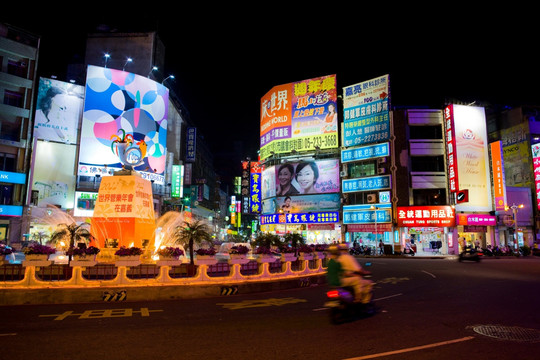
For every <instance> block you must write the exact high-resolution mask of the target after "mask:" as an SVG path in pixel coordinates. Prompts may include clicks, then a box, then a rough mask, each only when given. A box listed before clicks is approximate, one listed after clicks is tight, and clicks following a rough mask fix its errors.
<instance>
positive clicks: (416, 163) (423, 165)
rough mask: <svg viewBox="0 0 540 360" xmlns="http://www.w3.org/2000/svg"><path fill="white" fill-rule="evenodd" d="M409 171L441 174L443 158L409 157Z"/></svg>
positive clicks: (440, 156)
mask: <svg viewBox="0 0 540 360" xmlns="http://www.w3.org/2000/svg"><path fill="white" fill-rule="evenodd" d="M411 171H429V172H442V171H445V169H444V157H443V156H442V155H439V156H411Z"/></svg>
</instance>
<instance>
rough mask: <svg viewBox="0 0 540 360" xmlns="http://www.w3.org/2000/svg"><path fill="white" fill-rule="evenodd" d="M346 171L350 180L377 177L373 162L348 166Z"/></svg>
mask: <svg viewBox="0 0 540 360" xmlns="http://www.w3.org/2000/svg"><path fill="white" fill-rule="evenodd" d="M348 171H349V174H348V175H349V177H350V178H361V177H365V176H374V175H377V174H376V166H375V162H365V163H355V164H349V165H348Z"/></svg>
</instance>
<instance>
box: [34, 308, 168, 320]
mask: <svg viewBox="0 0 540 360" xmlns="http://www.w3.org/2000/svg"><path fill="white" fill-rule="evenodd" d="M159 311H163V310H148V308H141V309H140V310H133V309H100V310H87V311H83V312H82V313H80V314H74V313H73V311H71V310H70V311H64V312H63V313H62V314H52V315H39V317H54V319H53V320H55V321H60V320H64V319H65V318H67V317H68V316H78V317H79V319H102V318H114V317H130V316H133V314H141V316H142V317H147V316H150V313H151V312H159Z"/></svg>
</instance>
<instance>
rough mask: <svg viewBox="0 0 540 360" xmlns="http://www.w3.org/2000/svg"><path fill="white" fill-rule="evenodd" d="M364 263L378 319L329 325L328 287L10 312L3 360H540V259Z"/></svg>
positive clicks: (0, 330) (0, 333) (3, 330)
mask: <svg viewBox="0 0 540 360" xmlns="http://www.w3.org/2000/svg"><path fill="white" fill-rule="evenodd" d="M359 262H360V263H361V264H362V265H366V263H368V262H370V263H371V265H370V266H367V267H368V268H369V269H370V271H372V273H373V276H372V278H371V279H372V280H373V281H375V282H376V286H375V289H374V299H375V302H376V304H377V305H378V307H379V312H378V313H377V314H376V315H374V316H373V317H370V318H366V319H362V320H356V321H353V322H348V323H345V324H341V325H332V324H330V322H329V317H328V312H327V310H326V309H325V308H324V307H323V304H324V302H325V291H326V286H311V287H305V288H300V289H294V290H287V291H281V292H268V293H259V294H249V295H243V294H238V295H232V296H222V297H216V298H204V299H193V300H176V301H156V302H130V301H129V299H127V301H124V302H115V303H103V304H73V305H32V306H13V307H2V308H0V312H1V315H2V316H1V319H2V325H1V327H0V338H1V341H2V344H3V346H2V358H5V359H40V360H47V359H131V360H135V359H272V360H274V359H325V360H332V359H415V360H422V359H435V358H436V359H437V360H445V359H457V358H460V359H512V360H516V359H520V360H521V359H538V358H539V353H540V313H539V310H538V306H539V304H540V286H538V284H539V279H540V258H538V257H531V256H529V257H525V258H517V259H516V258H500V259H495V258H487V259H483V260H482V261H481V262H480V263H475V262H463V263H459V262H458V261H457V260H447V259H413V258H384V257H381V258H372V259H366V258H360V259H359ZM3 291H6V290H3ZM488 335H491V336H488Z"/></svg>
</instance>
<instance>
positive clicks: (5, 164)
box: [0, 153, 17, 172]
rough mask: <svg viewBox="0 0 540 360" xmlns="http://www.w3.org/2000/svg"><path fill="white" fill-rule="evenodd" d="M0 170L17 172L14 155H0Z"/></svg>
mask: <svg viewBox="0 0 540 360" xmlns="http://www.w3.org/2000/svg"><path fill="white" fill-rule="evenodd" d="M0 170H2V171H10V172H17V165H16V161H15V155H13V154H6V153H0Z"/></svg>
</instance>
